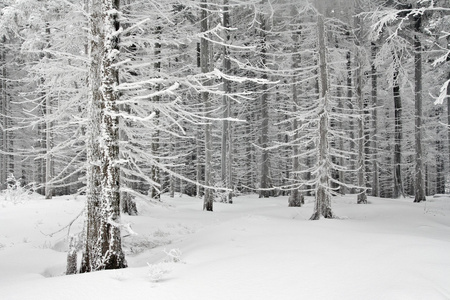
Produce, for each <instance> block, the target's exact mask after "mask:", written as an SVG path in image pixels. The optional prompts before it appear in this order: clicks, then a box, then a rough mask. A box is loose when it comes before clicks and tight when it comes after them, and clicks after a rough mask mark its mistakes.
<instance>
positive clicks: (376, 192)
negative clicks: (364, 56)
mask: <svg viewBox="0 0 450 300" xmlns="http://www.w3.org/2000/svg"><path fill="white" fill-rule="evenodd" d="M371 52H372V71H371V74H370V77H371V83H372V90H371V98H372V99H371V100H372V107H373V109H372V138H371V144H372V145H371V148H372V160H373V164H372V165H373V175H372V196H374V197H380V181H379V172H378V151H377V148H378V141H377V138H378V137H377V134H378V130H377V118H378V74H377V69H376V66H375V59H376V56H377V47H376V45H375V43H372V45H371Z"/></svg>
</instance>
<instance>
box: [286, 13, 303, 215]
mask: <svg viewBox="0 0 450 300" xmlns="http://www.w3.org/2000/svg"><path fill="white" fill-rule="evenodd" d="M292 9H293V11H295V7H293V8H292ZM299 35H300V33H299V32H294V33H293V34H292V39H293V42H294V46H293V48H292V50H293V55H292V59H293V64H292V67H293V69H294V72H296V70H297V68H298V66H299V63H300V60H301V56H300V54H299V53H298V52H299ZM292 80H293V82H292V102H293V106H292V111H293V113H294V114H295V113H296V112H297V111H298V107H299V101H298V90H297V80H298V77H297V76H295V75H294V76H293V79H292ZM292 130H293V131H294V136H293V138H294V144H293V146H292V174H293V175H292V176H293V180H294V184H295V185H297V184H298V183H299V182H300V179H301V178H300V175H299V173H300V158H299V155H300V146H299V145H298V143H299V139H300V135H299V121H298V119H297V118H294V120H293V124H292ZM299 189H300V187H294V189H293V190H292V192H291V195H290V196H289V206H290V207H300V206H302V204H304V203H305V199H304V196H303V195H302V194H301V192H300V191H299Z"/></svg>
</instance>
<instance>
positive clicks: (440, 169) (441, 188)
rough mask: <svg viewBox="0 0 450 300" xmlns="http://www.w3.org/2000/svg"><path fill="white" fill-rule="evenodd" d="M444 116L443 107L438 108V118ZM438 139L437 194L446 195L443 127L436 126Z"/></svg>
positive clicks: (436, 113) (436, 112)
mask: <svg viewBox="0 0 450 300" xmlns="http://www.w3.org/2000/svg"><path fill="white" fill-rule="evenodd" d="M443 114H444V110H443V108H442V106H438V107H437V108H436V111H435V116H436V118H439V116H441V115H443ZM436 137H437V138H436V193H437V194H445V168H444V166H445V159H444V153H445V152H444V151H445V149H444V142H443V140H442V135H441V126H436ZM425 179H426V178H425ZM425 182H427V180H425Z"/></svg>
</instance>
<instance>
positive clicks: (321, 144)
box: [311, 0, 333, 220]
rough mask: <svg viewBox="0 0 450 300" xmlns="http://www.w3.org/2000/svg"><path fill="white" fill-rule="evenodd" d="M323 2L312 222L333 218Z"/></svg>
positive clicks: (320, 8)
mask: <svg viewBox="0 0 450 300" xmlns="http://www.w3.org/2000/svg"><path fill="white" fill-rule="evenodd" d="M321 2H322V1H321V0H318V1H317V2H316V3H317V6H318V15H317V30H318V45H319V49H318V51H319V91H320V93H319V97H320V99H319V101H320V102H321V104H320V112H319V116H318V117H319V124H318V131H319V139H318V141H317V148H318V151H319V155H318V162H317V164H318V167H319V168H320V170H319V172H318V176H319V179H318V182H317V184H316V198H315V200H316V201H315V205H314V213H313V215H312V216H311V220H318V219H320V218H321V217H324V218H333V212H332V210H331V194H330V192H329V189H330V169H329V168H330V164H329V161H328V160H329V159H330V153H329V141H328V135H329V133H328V130H329V121H330V120H329V118H328V112H329V109H330V108H329V103H328V97H329V95H328V92H329V90H328V86H329V84H328V69H327V57H326V35H325V21H324V14H323V12H324V8H323V7H322V5H323V4H322V3H321Z"/></svg>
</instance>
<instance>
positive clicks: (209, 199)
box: [200, 0, 214, 211]
mask: <svg viewBox="0 0 450 300" xmlns="http://www.w3.org/2000/svg"><path fill="white" fill-rule="evenodd" d="M206 3H207V2H206V0H202V3H201V4H200V8H201V21H200V26H201V32H206V31H208V18H209V16H208V11H207V8H208V6H207V4H206ZM200 59H201V70H202V73H208V72H209V71H210V68H211V66H210V64H211V62H210V51H209V42H208V40H206V39H205V38H203V37H202V38H201V40H200ZM205 85H209V80H207V81H206V82H205ZM201 97H202V101H203V105H204V109H205V115H206V117H207V118H208V117H209V115H210V111H211V99H210V96H209V93H208V92H205V91H204V92H202V93H201ZM212 151H213V149H212V134H211V124H210V122H209V121H207V122H206V124H205V195H204V199H203V210H206V211H213V202H214V194H213V190H212V189H211V188H210V187H211V186H212Z"/></svg>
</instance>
